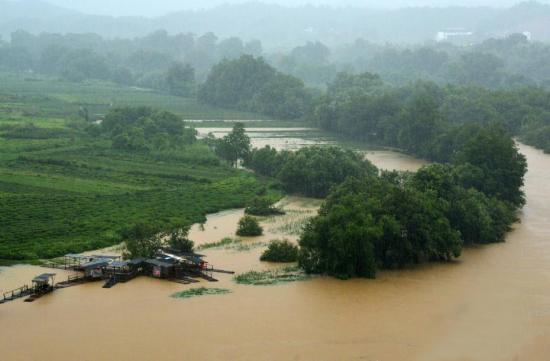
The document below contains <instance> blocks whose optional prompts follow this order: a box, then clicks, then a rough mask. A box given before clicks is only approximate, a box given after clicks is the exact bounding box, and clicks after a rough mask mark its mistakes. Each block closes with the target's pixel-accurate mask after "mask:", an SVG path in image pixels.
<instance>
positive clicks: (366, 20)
mask: <svg viewBox="0 0 550 361" xmlns="http://www.w3.org/2000/svg"><path fill="white" fill-rule="evenodd" d="M49 1H50V2H55V3H56V5H53V4H50V3H47V2H44V1H39V0H21V1H13V0H0V8H1V9H2V12H1V13H0V34H2V35H3V36H4V38H8V37H9V34H10V33H11V32H13V31H16V30H18V29H23V30H26V31H29V32H31V33H40V32H52V33H89V32H93V33H98V34H100V35H102V36H106V37H135V36H142V35H145V34H147V33H150V32H153V31H155V30H158V29H165V30H166V31H168V32H169V33H180V32H182V33H189V32H190V33H195V34H203V33H206V32H214V33H215V34H216V35H217V36H219V37H222V38H224V37H231V36H238V37H241V38H243V39H254V38H256V39H260V40H262V42H263V43H264V45H265V46H266V47H290V46H295V45H297V44H302V43H304V42H306V41H316V40H319V41H322V42H325V43H326V44H328V45H331V44H336V43H342V42H352V41H354V40H355V39H357V38H364V39H367V40H369V41H372V42H379V43H384V42H392V43H422V42H426V41H433V40H434V39H435V37H436V34H437V32H439V31H444V30H446V29H464V30H466V31H471V32H473V33H474V34H475V40H481V39H484V38H488V37H495V36H503V35H506V34H509V33H512V32H525V31H528V32H530V33H531V34H532V38H533V39H534V40H546V39H550V6H549V5H545V4H543V3H541V2H528V3H522V4H519V5H515V6H513V7H511V8H502V7H471V5H472V4H474V3H475V4H485V5H497V4H498V5H503V4H508V5H512V4H514V3H516V2H515V1H498V2H497V1H475V2H474V1H468V0H464V1H437V2H436V1H428V0H424V1H421V0H417V1H406V0H402V1H393V2H388V3H391V6H390V5H386V6H385V7H386V8H385V9H383V8H382V5H383V3H386V2H382V1H367V2H363V1H357V0H349V1H344V2H336V1H323V0H319V1H315V2H314V3H315V4H317V5H323V6H311V5H307V6H300V5H297V3H299V2H295V1H292V2H291V1H287V0H279V1H277V3H280V4H267V3H258V2H246V3H242V2H241V1H233V2H235V4H225V5H219V3H221V2H222V1H217V0H209V1H201V2H198V1H195V2H184V3H180V2H176V1H169V0H160V1H156V2H155V3H154V7H155V9H156V10H155V12H153V10H151V12H148V9H150V8H151V9H152V6H153V5H151V2H150V1H142V0H139V1H136V0H133V1H130V0H121V1H117V2H116V6H115V5H114V4H111V5H108V4H110V3H109V2H107V1H106V0H94V1H91V0H90V1H88V0H82V1H79V2H77V3H78V4H79V5H78V6H76V5H75V4H74V3H76V2H73V1H68V0H49ZM223 2H224V3H227V2H228V1H223ZM303 2H304V3H305V2H309V1H303ZM113 3H114V2H113ZM291 3H292V4H293V5H294V6H284V5H285V4H286V5H289V4H291ZM87 4H88V5H87ZM94 4H95V5H94ZM327 4H338V5H339V6H338V7H335V8H330V7H327V6H326V5H327ZM359 4H362V5H364V6H367V5H368V6H369V7H370V8H365V7H362V8H353V7H349V6H342V5H350V6H351V5H355V6H357V5H359ZM451 4H454V5H461V6H460V7H443V5H451ZM58 5H59V6H58ZM62 5H63V6H71V7H73V8H78V10H81V11H80V12H77V11H76V10H69V9H66V8H64V7H62ZM398 5H399V6H410V5H418V6H420V5H438V6H437V7H410V8H400V9H387V7H388V6H389V7H392V8H393V7H396V6H398ZM182 7H184V8H186V10H181V11H177V12H171V13H169V14H167V15H163V16H156V17H149V18H146V17H138V16H124V17H113V16H107V15H90V14H86V13H84V12H82V11H86V12H88V13H90V12H97V13H109V14H116V15H130V12H123V11H122V10H123V9H132V10H131V12H132V13H134V14H140V15H146V14H148V15H152V14H156V15H158V13H162V12H166V11H171V10H174V9H177V8H182ZM199 7H208V8H207V9H201V10H198V8H199ZM95 9H97V10H98V11H93V10H95ZM128 11H129V10H128ZM288 19H292V21H291V22H289V21H288Z"/></svg>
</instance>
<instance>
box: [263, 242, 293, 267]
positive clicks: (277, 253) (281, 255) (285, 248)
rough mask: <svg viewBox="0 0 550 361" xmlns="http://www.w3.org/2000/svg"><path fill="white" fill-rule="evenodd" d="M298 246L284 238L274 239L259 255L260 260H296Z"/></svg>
mask: <svg viewBox="0 0 550 361" xmlns="http://www.w3.org/2000/svg"><path fill="white" fill-rule="evenodd" d="M298 251H299V250H298V246H296V245H295V244H292V243H291V242H289V241H287V240H286V239H285V240H282V241H280V240H274V241H271V242H270V243H269V246H268V248H267V249H266V250H265V252H264V253H263V254H262V256H261V257H260V261H267V262H281V263H289V262H296V261H297V260H298Z"/></svg>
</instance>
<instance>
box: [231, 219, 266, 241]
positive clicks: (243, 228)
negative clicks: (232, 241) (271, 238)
mask: <svg viewBox="0 0 550 361" xmlns="http://www.w3.org/2000/svg"><path fill="white" fill-rule="evenodd" d="M263 232H264V230H263V228H262V227H261V226H260V224H259V223H258V221H257V220H256V218H254V217H251V216H244V217H243V218H241V219H240V220H239V228H238V229H237V236H241V237H257V236H261V235H262V234H263Z"/></svg>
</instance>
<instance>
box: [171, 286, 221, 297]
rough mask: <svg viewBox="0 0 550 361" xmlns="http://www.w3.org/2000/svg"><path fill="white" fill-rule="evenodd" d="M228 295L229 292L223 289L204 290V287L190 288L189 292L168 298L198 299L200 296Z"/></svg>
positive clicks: (177, 293) (182, 292) (178, 293)
mask: <svg viewBox="0 0 550 361" xmlns="http://www.w3.org/2000/svg"><path fill="white" fill-rule="evenodd" d="M228 293H231V290H228V289H225V288H206V287H200V288H191V289H189V290H185V291H181V292H176V293H174V294H172V295H171V296H170V297H172V298H182V299H185V298H193V297H200V296H214V295H226V294H228Z"/></svg>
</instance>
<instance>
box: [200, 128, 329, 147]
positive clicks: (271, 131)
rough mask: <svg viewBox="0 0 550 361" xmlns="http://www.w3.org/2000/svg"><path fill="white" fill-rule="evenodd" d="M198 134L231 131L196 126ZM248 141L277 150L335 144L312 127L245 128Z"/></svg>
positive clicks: (203, 136)
mask: <svg viewBox="0 0 550 361" xmlns="http://www.w3.org/2000/svg"><path fill="white" fill-rule="evenodd" d="M196 129H197V132H198V136H199V137H201V138H205V137H206V136H208V134H210V133H212V135H213V136H214V137H216V138H222V137H224V136H226V135H227V134H229V132H231V129H232V128H229V127H224V128H196ZM246 134H247V135H248V136H249V137H250V143H251V144H252V147H254V148H263V147H265V146H266V145H269V146H271V147H272V148H275V149H277V150H283V149H284V150H298V149H300V148H302V147H306V146H312V145H331V144H336V142H335V141H334V139H330V137H328V138H327V137H326V135H324V134H322V132H320V131H319V130H316V129H313V128H281V127H277V128H253V127H248V128H246Z"/></svg>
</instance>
